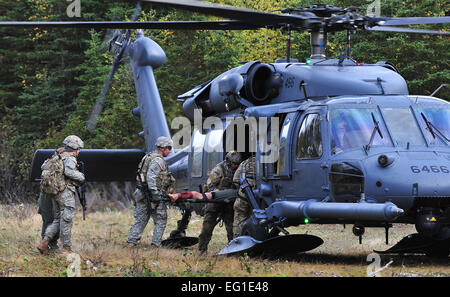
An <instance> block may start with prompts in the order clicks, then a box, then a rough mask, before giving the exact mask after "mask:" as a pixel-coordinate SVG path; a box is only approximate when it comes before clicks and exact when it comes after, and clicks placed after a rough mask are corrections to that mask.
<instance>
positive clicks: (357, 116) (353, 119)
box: [330, 108, 392, 154]
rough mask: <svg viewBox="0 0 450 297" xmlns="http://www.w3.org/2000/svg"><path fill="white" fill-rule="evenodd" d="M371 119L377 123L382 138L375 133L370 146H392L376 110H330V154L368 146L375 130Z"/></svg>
mask: <svg viewBox="0 0 450 297" xmlns="http://www.w3.org/2000/svg"><path fill="white" fill-rule="evenodd" d="M373 119H375V120H376V121H377V122H378V125H379V127H380V130H381V133H382V134H383V138H381V136H380V134H379V133H376V134H375V136H374V139H373V141H372V143H371V145H392V143H391V142H390V140H389V139H388V136H387V135H388V133H387V131H386V126H385V125H384V123H383V121H382V120H381V116H380V114H379V112H378V109H376V108H346V109H333V110H331V111H330V127H331V152H332V153H333V154H338V153H340V152H342V151H345V150H348V149H351V148H355V147H363V146H364V145H367V144H369V142H370V137H371V136H372V133H373V131H374V128H375V123H374V121H373Z"/></svg>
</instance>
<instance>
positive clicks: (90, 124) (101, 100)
mask: <svg viewBox="0 0 450 297" xmlns="http://www.w3.org/2000/svg"><path fill="white" fill-rule="evenodd" d="M119 65H120V61H119V59H117V57H115V58H114V62H113V66H112V68H111V69H110V70H109V74H108V78H107V79H106V81H105V83H104V84H103V87H102V90H101V92H100V95H99V96H98V98H97V101H95V105H94V108H93V109H92V111H91V114H90V115H89V119H88V120H87V122H86V127H87V129H88V130H89V131H90V132H92V131H94V129H95V126H96V125H97V120H98V116H99V115H100V113H101V112H102V110H103V105H104V104H105V99H106V94H107V93H108V90H109V87H110V86H111V82H112V79H113V77H114V74H115V73H116V70H117V68H119Z"/></svg>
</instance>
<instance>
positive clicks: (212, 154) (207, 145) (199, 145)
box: [189, 123, 226, 191]
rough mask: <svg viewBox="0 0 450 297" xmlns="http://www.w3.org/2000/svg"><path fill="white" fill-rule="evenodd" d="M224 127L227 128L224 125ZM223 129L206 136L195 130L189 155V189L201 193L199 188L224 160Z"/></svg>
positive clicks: (211, 130) (209, 131)
mask: <svg viewBox="0 0 450 297" xmlns="http://www.w3.org/2000/svg"><path fill="white" fill-rule="evenodd" d="M222 126H225V127H226V124H225V123H223V125H222ZM223 137H224V129H223V127H215V128H214V129H209V130H207V131H206V132H205V133H204V134H203V133H202V131H200V130H199V129H197V128H195V129H194V132H193V133H192V138H191V150H190V153H189V188H190V189H191V190H194V191H199V190H200V188H199V186H200V187H201V188H202V189H203V185H204V184H205V182H206V180H207V179H208V175H209V173H210V172H211V170H212V169H213V168H214V167H215V166H216V165H217V164H218V163H220V162H222V161H223V159H224V150H223Z"/></svg>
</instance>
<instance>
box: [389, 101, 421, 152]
mask: <svg viewBox="0 0 450 297" xmlns="http://www.w3.org/2000/svg"><path fill="white" fill-rule="evenodd" d="M383 114H384V117H385V119H386V124H387V125H388V127H389V129H390V130H391V133H392V138H393V139H394V142H395V144H396V145H397V146H407V145H408V144H410V145H419V146H425V140H424V139H423V136H422V133H420V129H419V127H418V126H417V122H416V119H415V118H414V116H413V114H412V112H411V109H409V108H383Z"/></svg>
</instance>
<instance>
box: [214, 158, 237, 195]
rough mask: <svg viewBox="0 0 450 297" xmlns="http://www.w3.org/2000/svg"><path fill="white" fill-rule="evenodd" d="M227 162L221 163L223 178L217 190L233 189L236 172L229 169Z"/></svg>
mask: <svg viewBox="0 0 450 297" xmlns="http://www.w3.org/2000/svg"><path fill="white" fill-rule="evenodd" d="M225 162H226V161H223V162H221V163H219V166H220V168H221V170H222V178H221V179H220V182H219V184H218V185H217V188H218V189H219V190H224V189H231V188H233V175H234V172H233V170H231V168H227V166H226V164H225Z"/></svg>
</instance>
